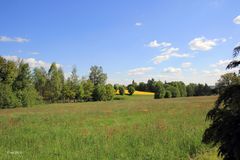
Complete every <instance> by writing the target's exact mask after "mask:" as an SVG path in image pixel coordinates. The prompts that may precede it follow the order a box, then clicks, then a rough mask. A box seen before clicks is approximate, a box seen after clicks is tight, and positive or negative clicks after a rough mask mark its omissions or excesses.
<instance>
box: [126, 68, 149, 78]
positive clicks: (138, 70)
mask: <svg viewBox="0 0 240 160" xmlns="http://www.w3.org/2000/svg"><path fill="white" fill-rule="evenodd" d="M152 70H153V68H152V67H141V68H135V69H132V70H129V71H128V75H130V76H135V75H143V74H145V73H147V72H150V71H152Z"/></svg>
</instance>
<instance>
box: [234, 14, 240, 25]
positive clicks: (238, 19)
mask: <svg viewBox="0 0 240 160" xmlns="http://www.w3.org/2000/svg"><path fill="white" fill-rule="evenodd" d="M233 23H235V24H240V15H239V16H237V17H235V18H234V19H233Z"/></svg>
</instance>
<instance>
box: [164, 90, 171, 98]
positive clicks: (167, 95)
mask: <svg viewBox="0 0 240 160" xmlns="http://www.w3.org/2000/svg"><path fill="white" fill-rule="evenodd" d="M164 98H172V93H171V92H170V91H168V90H166V93H165V96H164Z"/></svg>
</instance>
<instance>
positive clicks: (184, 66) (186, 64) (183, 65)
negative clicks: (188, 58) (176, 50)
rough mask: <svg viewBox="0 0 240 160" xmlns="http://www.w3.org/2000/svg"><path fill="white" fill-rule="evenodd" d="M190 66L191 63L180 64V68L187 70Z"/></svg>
mask: <svg viewBox="0 0 240 160" xmlns="http://www.w3.org/2000/svg"><path fill="white" fill-rule="evenodd" d="M191 66H192V63H191V62H184V63H182V65H181V67H182V68H189V67H191Z"/></svg>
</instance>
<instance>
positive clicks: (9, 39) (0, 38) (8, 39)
mask: <svg viewBox="0 0 240 160" xmlns="http://www.w3.org/2000/svg"><path fill="white" fill-rule="evenodd" d="M0 42H16V43H24V42H29V39H26V38H21V37H7V36H0Z"/></svg>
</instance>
